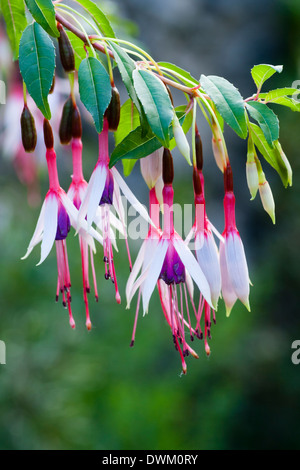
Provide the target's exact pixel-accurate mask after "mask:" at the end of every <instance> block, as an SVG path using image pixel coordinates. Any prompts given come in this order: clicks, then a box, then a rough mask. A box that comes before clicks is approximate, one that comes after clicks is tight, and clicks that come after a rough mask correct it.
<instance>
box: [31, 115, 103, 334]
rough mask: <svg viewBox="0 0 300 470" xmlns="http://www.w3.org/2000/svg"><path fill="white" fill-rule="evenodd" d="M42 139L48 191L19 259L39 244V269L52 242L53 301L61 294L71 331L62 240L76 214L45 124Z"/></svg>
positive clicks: (70, 310)
mask: <svg viewBox="0 0 300 470" xmlns="http://www.w3.org/2000/svg"><path fill="white" fill-rule="evenodd" d="M44 136H45V144H46V148H47V150H46V160H47V166H48V172H49V191H48V193H47V194H46V197H45V201H44V203H43V206H42V209H41V212H40V215H39V218H38V222H37V225H36V229H35V231H34V234H33V236H32V239H31V241H30V243H29V246H28V249H27V252H26V254H25V256H24V257H23V258H22V259H25V258H27V257H28V256H29V255H30V253H31V252H32V250H33V248H34V247H35V246H36V245H37V244H39V243H40V242H41V258H40V261H39V263H38V265H40V264H41V263H43V261H45V259H46V258H47V256H48V255H49V253H50V251H51V249H52V246H53V244H54V242H55V246H56V255H57V270H58V279H57V291H56V301H58V298H59V293H61V294H62V299H63V305H64V307H68V311H69V320H70V325H71V327H72V328H75V321H74V318H73V315H72V309H71V292H70V288H71V279H70V271H69V263H68V255H67V245H66V238H67V235H68V233H69V231H70V227H71V225H72V226H73V227H74V228H77V216H78V211H77V209H76V208H75V206H74V205H73V204H72V202H71V201H70V199H69V198H68V196H67V195H66V193H65V191H64V190H63V189H62V188H61V187H60V184H59V179H58V173H57V165H56V153H55V150H54V148H53V134H52V129H51V126H50V124H49V122H48V121H47V120H45V121H44ZM85 225H86V224H85ZM86 228H87V227H86ZM93 236H94V237H95V238H96V239H98V240H99V241H100V238H99V235H98V234H97V232H96V231H95V230H94V231H93Z"/></svg>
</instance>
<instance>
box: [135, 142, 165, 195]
mask: <svg viewBox="0 0 300 470" xmlns="http://www.w3.org/2000/svg"><path fill="white" fill-rule="evenodd" d="M162 157H163V148H160V149H158V150H156V151H155V152H153V153H151V154H150V155H148V156H147V157H145V158H141V159H140V165H141V173H142V176H143V178H144V180H145V182H146V184H147V186H148V188H149V189H152V188H154V186H155V185H156V182H157V180H158V178H159V177H160V176H161V174H162Z"/></svg>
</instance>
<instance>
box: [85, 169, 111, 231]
mask: <svg viewBox="0 0 300 470" xmlns="http://www.w3.org/2000/svg"><path fill="white" fill-rule="evenodd" d="M94 173H95V178H94V181H93V184H92V189H91V194H90V200H89V205H88V210H87V223H88V226H89V227H90V226H91V225H92V223H93V220H94V217H95V214H96V210H97V207H98V206H99V202H100V200H101V197H102V194H103V190H104V187H105V182H106V177H107V170H106V168H105V167H104V166H103V165H98V167H97V168H96V169H95V172H94Z"/></svg>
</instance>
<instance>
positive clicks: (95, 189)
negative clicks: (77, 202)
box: [78, 118, 150, 303]
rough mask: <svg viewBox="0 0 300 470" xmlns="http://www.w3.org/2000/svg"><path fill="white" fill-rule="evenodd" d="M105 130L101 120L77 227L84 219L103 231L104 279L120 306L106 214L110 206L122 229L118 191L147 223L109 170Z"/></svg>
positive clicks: (143, 212) (142, 210)
mask: <svg viewBox="0 0 300 470" xmlns="http://www.w3.org/2000/svg"><path fill="white" fill-rule="evenodd" d="M108 130H109V126H108V121H107V119H106V118H104V123H103V130H102V132H101V133H100V134H99V157H98V161H97V163H96V166H95V168H94V171H93V173H92V176H91V178H90V181H89V184H88V187H87V190H86V192H85V195H84V198H83V201H82V204H81V207H80V209H79V215H78V223H79V226H81V225H82V224H83V223H84V221H85V218H86V219H87V224H88V227H91V225H92V223H93V222H98V224H99V223H100V228H101V229H102V231H103V251H104V258H103V259H104V261H105V278H106V279H109V278H110V279H111V280H112V282H113V284H114V285H115V291H116V300H117V302H118V303H120V302H121V296H120V293H119V289H118V283H117V277H116V272H115V265H114V257H113V240H112V232H111V225H112V220H111V219H112V215H111V212H110V207H111V206H113V207H114V209H115V211H116V213H117V216H118V218H119V220H120V221H121V223H122V225H124V208H123V205H122V200H121V193H120V189H121V190H122V192H123V194H124V195H125V197H126V198H127V199H128V201H129V202H130V203H131V204H132V206H133V207H134V208H135V209H136V210H137V211H138V212H139V213H140V214H141V215H142V216H143V217H144V218H145V219H146V220H148V221H150V219H149V216H148V213H147V211H146V209H145V208H144V207H143V206H142V205H141V204H140V203H139V202H138V200H137V198H136V197H135V196H134V194H133V193H132V192H131V191H130V189H129V188H128V186H127V184H126V183H125V181H124V180H123V178H122V177H121V175H120V174H119V172H118V171H117V169H116V168H112V169H109V151H108ZM99 208H100V217H99ZM124 233H125V227H124ZM125 241H126V246H127V251H128V256H129V263H130V268H131V260H130V254H129V249H128V243H127V237H125Z"/></svg>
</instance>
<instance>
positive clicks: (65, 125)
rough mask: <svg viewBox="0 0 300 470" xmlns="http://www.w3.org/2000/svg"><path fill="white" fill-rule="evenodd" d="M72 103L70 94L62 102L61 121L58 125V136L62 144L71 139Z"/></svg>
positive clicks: (67, 142)
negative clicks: (63, 102)
mask: <svg viewBox="0 0 300 470" xmlns="http://www.w3.org/2000/svg"><path fill="white" fill-rule="evenodd" d="M73 110H74V104H73V100H72V98H71V96H70V97H69V98H68V99H67V101H66V102H65V104H64V107H63V112H62V116H61V121H60V125H59V138H60V142H61V144H62V145H67V144H69V143H70V142H71V139H72V116H73Z"/></svg>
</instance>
